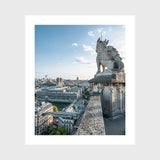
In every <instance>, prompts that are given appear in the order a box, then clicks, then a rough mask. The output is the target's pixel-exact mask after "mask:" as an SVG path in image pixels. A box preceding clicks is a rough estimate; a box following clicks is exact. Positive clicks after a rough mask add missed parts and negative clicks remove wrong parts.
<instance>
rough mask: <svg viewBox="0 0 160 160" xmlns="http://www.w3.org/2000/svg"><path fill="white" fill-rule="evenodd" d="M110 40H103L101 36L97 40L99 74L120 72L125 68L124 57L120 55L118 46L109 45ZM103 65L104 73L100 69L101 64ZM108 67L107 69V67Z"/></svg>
mask: <svg viewBox="0 0 160 160" xmlns="http://www.w3.org/2000/svg"><path fill="white" fill-rule="evenodd" d="M108 42H109V41H106V40H105V41H102V40H100V38H99V39H98V40H97V46H96V52H97V58H96V61H97V68H98V70H97V74H96V75H95V76H99V75H107V74H113V73H118V72H121V71H123V70H124V64H123V62H122V61H121V60H122V58H121V57H120V56H119V53H118V51H117V50H116V48H114V47H112V46H108ZM101 65H102V68H103V72H102V73H103V74H102V73H101V71H100V66H101ZM106 68H107V69H106Z"/></svg>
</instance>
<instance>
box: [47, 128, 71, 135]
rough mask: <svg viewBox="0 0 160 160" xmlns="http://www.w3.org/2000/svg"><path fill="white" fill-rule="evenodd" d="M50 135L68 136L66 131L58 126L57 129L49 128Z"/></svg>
mask: <svg viewBox="0 0 160 160" xmlns="http://www.w3.org/2000/svg"><path fill="white" fill-rule="evenodd" d="M49 134H50V135H68V134H69V133H68V130H67V128H65V127H64V126H59V127H58V128H53V127H50V128H49Z"/></svg>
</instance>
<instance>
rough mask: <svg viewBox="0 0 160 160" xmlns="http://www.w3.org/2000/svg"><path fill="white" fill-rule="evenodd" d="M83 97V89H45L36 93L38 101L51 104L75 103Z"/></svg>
mask: <svg viewBox="0 0 160 160" xmlns="http://www.w3.org/2000/svg"><path fill="white" fill-rule="evenodd" d="M81 96H82V89H81V88H78V87H73V88H69V87H62V88H58V87H53V88H43V89H41V91H38V92H37V93H36V99H38V100H45V99H47V100H48V101H51V102H68V103H70V102H73V101H74V100H76V99H78V98H80V97H81Z"/></svg>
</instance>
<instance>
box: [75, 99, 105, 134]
mask: <svg viewBox="0 0 160 160" xmlns="http://www.w3.org/2000/svg"><path fill="white" fill-rule="evenodd" d="M77 135H105V126H104V120H103V114H102V106H101V100H100V96H91V98H90V101H89V103H88V106H87V107H86V110H85V113H84V116H83V119H82V121H81V124H80V126H79V128H78V131H77Z"/></svg>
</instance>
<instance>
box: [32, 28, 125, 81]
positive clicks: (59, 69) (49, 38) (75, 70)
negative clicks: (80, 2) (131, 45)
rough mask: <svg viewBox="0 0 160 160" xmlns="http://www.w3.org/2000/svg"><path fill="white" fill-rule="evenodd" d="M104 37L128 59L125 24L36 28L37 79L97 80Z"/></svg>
mask: <svg viewBox="0 0 160 160" xmlns="http://www.w3.org/2000/svg"><path fill="white" fill-rule="evenodd" d="M101 34H102V40H105V39H107V40H109V44H108V45H111V46H113V47H115V48H116V49H117V50H118V51H119V53H120V56H121V57H122V58H123V60H124V59H125V27H124V26H123V25H35V76H36V78H43V77H44V76H45V75H48V78H53V79H56V78H57V77H61V78H63V79H72V80H75V79H76V78H77V77H79V79H80V80H89V79H91V78H93V77H94V75H95V74H96V71H97V65H96V55H97V53H96V51H95V49H96V42H97V39H98V38H99V37H101Z"/></svg>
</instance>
